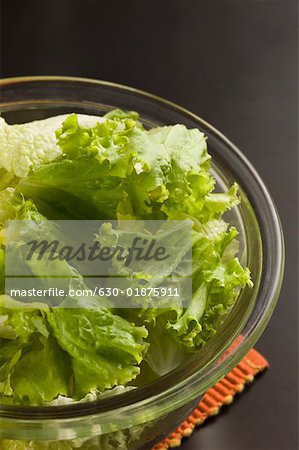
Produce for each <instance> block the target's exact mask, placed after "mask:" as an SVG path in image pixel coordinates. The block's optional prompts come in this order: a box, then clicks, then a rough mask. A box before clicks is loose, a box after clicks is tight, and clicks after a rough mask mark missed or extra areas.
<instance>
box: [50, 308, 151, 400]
mask: <svg viewBox="0 0 299 450" xmlns="http://www.w3.org/2000/svg"><path fill="white" fill-rule="evenodd" d="M47 318H48V322H49V324H50V326H51V328H52V330H53V333H54V336H55V337H56V339H57V341H58V343H59V345H60V346H61V348H63V349H64V350H65V351H66V352H68V354H69V355H70V357H71V364H72V369H73V377H74V391H73V393H72V397H73V398H75V399H80V398H82V397H84V395H86V393H87V392H91V391H93V390H95V389H96V390H99V391H103V390H104V389H110V388H112V387H113V386H115V385H119V384H126V383H127V382H128V381H131V380H132V379H133V378H135V377H136V376H137V375H138V374H139V371H140V369H139V367H138V366H137V364H140V363H141V361H142V359H143V354H144V353H145V350H146V347H147V346H146V344H145V343H144V342H143V339H144V338H146V336H147V331H146V329H145V328H144V327H140V328H138V327H136V326H135V325H134V324H130V323H129V322H127V321H126V320H124V319H122V318H120V317H118V316H116V315H114V314H112V312H111V311H110V310H107V309H104V308H102V309H100V310H91V309H86V308H85V309H74V308H73V309H66V308H59V309H53V310H52V311H51V312H49V313H48V317H47Z"/></svg>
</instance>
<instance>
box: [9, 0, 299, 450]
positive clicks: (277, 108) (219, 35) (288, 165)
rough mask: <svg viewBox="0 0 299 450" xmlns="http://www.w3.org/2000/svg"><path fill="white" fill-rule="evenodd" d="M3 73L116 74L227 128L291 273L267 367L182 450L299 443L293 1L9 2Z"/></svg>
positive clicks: (266, 349) (270, 334)
mask: <svg viewBox="0 0 299 450" xmlns="http://www.w3.org/2000/svg"><path fill="white" fill-rule="evenodd" d="M1 6H2V7H1V21H2V26H1V32H2V37H1V75H2V77H8V76H19V75H55V74H57V75H72V76H83V77H93V78H99V79H104V80H110V81H116V82H120V83H123V84H128V85H131V86H135V87H138V88H140V89H144V90H146V91H149V92H152V93H155V94H158V95H160V96H162V97H166V98H168V99H170V100H173V101H175V102H177V103H179V104H182V105H183V106H185V107H187V108H188V109H190V110H192V111H193V112H195V113H197V114H199V115H200V116H202V117H203V118H204V119H206V120H208V121H210V122H211V123H212V124H214V125H215V126H216V127H217V128H219V129H220V130H221V131H223V132H224V133H225V134H227V136H228V137H230V138H231V139H232V140H233V141H234V142H235V143H236V144H237V145H239V147H240V148H241V149H242V150H243V152H244V153H245V154H246V155H247V156H248V158H249V159H250V160H251V161H252V163H253V164H254V165H255V167H256V168H257V169H258V171H259V172H260V174H261V176H262V177H263V179H264V181H265V182H266V184H267V185H268V187H269V189H270V191H271V193H272V195H273V197H274V200H275V201H276V204H277V206H278V209H279V212H280V216H281V219H282V223H283V227H284V232H285V238H286V255H287V261H286V273H285V279H284V285H283V289H282V293H281V297H280V301H279V304H278V307H277V309H276V311H275V314H274V316H273V319H272V321H271V324H270V325H269V327H268V329H267V331H266V332H265V334H264V335H263V337H262V338H261V339H260V341H259V343H258V344H257V346H256V347H257V349H258V350H260V351H262V352H263V354H264V355H265V356H267V358H269V360H270V362H271V369H270V370H269V371H268V372H267V373H266V374H265V375H263V376H262V377H260V378H259V379H258V380H257V381H256V382H255V383H254V384H253V385H252V386H251V387H250V388H249V389H247V391H246V393H244V394H242V396H240V398H239V399H238V400H236V401H235V404H234V405H233V406H232V407H229V408H227V409H226V410H225V412H223V413H222V414H221V415H220V416H219V417H218V418H217V419H215V420H212V421H210V423H209V424H208V425H206V426H204V427H203V428H202V429H201V430H200V431H197V432H196V433H195V434H194V436H193V437H192V438H191V439H190V440H189V441H186V442H185V443H184V445H183V449H185V450H187V449H204V450H210V449H211V450H223V449H230V450H241V449H246V450H258V449H263V450H266V449H267V450H268V449H269V450H270V449H271V450H276V449H277V450H278V449H279V450H293V449H297V426H298V422H297V421H298V417H297V397H298V396H297V351H298V349H297V334H296V327H297V314H296V309H297V292H296V247H297V245H296V243H297V224H296V217H297V215H296V207H297V198H296V196H297V186H296V176H297V174H296V169H297V167H296V155H297V152H296V105H297V101H296V98H297V94H296V79H297V77H296V50H297V49H296V47H297V2H296V1H291V0H290V1H288V0H282V1H279V0H277V1H273V0H261V1H258V0H227V1H225V0H224V1H214V0H207V1H192V0H167V1H164V0H159V1H149V0H103V1H102V0H80V1H76V0H45V1H44V0H35V1H33V0H28V1H26V0H22V1H17V0H6V1H4V0H2V2H1Z"/></svg>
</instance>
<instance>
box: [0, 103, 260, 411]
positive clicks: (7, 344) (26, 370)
mask: <svg viewBox="0 0 299 450" xmlns="http://www.w3.org/2000/svg"><path fill="white" fill-rule="evenodd" d="M210 160H211V157H210V155H209V153H208V151H207V140H206V138H205V136H204V134H203V133H201V132H200V131H199V130H198V129H187V128H186V127H185V126H184V125H180V124H178V125H174V126H165V127H160V128H153V129H150V130H147V129H145V128H144V127H143V125H142V123H141V122H140V121H139V117H138V114H137V113H136V112H126V111H122V110H113V111H111V112H109V113H108V114H106V115H105V116H103V117H97V116H86V115H80V114H70V115H66V116H56V117H50V118H48V119H44V120H39V121H34V122H30V123H25V124H20V125H8V124H7V123H6V122H5V121H4V119H3V118H0V403H4V404H10V405H23V406H26V405H31V406H41V405H56V404H64V403H70V402H74V401H88V400H93V399H96V398H98V397H101V396H107V395H114V394H118V393H120V392H123V391H124V390H130V389H134V388H137V387H139V386H142V385H144V384H146V383H148V382H150V381H151V380H153V379H155V378H157V377H159V376H162V375H164V374H166V373H167V372H169V371H170V370H172V369H173V368H175V367H176V366H178V365H179V364H182V363H183V362H184V361H185V360H186V359H187V358H188V357H190V355H192V354H194V353H195V352H196V351H198V350H199V349H200V348H202V347H203V346H204V345H205V343H206V342H207V341H208V340H209V339H210V338H211V337H212V336H213V335H214V334H215V333H216V332H217V330H218V329H219V327H220V325H221V324H222V323H223V321H224V319H225V317H226V315H227V314H228V313H229V311H230V309H231V308H232V306H233V305H234V303H235V301H236V299H237V297H238V295H239V291H240V288H244V287H245V286H246V285H247V286H249V287H251V286H252V281H251V279H250V271H249V269H248V268H246V267H242V265H241V264H240V262H239V260H238V257H237V253H238V240H237V235H238V231H237V229H236V228H235V227H234V226H231V225H230V224H229V223H227V222H226V221H225V220H224V218H223V215H224V213H225V212H226V211H228V210H230V209H231V208H233V207H235V206H236V205H237V204H238V203H239V188H238V185H237V184H236V183H235V184H233V185H232V186H231V188H230V189H229V190H228V191H227V192H221V193H219V192H215V184H216V182H215V179H214V178H213V176H212V174H211V171H210ZM28 219H29V220H31V221H33V222H34V223H36V226H37V230H40V232H41V233H42V230H43V229H44V228H43V227H44V226H45V224H46V223H47V221H49V220H85V219H88V220H154V221H155V220H164V221H165V220H177V221H181V220H185V219H188V220H191V221H192V300H191V302H190V303H189V305H188V307H175V306H173V307H169V308H163V309H154V308H151V309H147V308H146V307H140V308H132V309H130V308H126V309H125V308H124V309H122V308H118V309H115V308H109V307H107V306H106V307H102V308H84V301H85V300H86V301H89V300H88V299H84V298H83V299H80V302H81V303H80V302H78V307H77V308H72V309H64V308H51V307H49V306H47V305H46V304H45V303H44V302H43V299H40V300H39V304H38V305H37V304H33V303H32V304H30V303H29V304H28V303H27V304H26V305H24V304H22V303H21V302H19V300H18V299H15V298H11V297H9V296H8V295H5V245H7V244H8V243H7V236H6V229H5V223H6V221H7V220H28ZM61 264H62V262H61ZM31 270H32V272H33V273H34V267H32V268H31ZM70 270H72V268H71V267H70Z"/></svg>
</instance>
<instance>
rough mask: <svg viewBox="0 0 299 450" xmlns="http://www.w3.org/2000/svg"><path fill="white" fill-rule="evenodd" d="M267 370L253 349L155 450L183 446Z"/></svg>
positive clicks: (262, 358) (263, 359)
mask: <svg viewBox="0 0 299 450" xmlns="http://www.w3.org/2000/svg"><path fill="white" fill-rule="evenodd" d="M267 367H269V363H268V361H267V360H266V359H265V358H264V357H263V356H262V355H261V354H260V353H259V352H257V351H256V350H254V349H252V350H250V352H249V353H248V354H247V355H246V356H245V358H244V359H242V361H241V362H240V363H239V364H238V365H237V366H236V367H235V368H234V369H233V370H232V371H231V372H229V373H228V374H227V375H226V376H225V377H224V378H222V380H220V381H219V382H218V383H216V384H215V386H213V387H212V388H210V389H209V390H208V391H207V392H206V393H205V394H204V396H203V398H202V400H201V401H200V402H199V404H198V406H197V407H196V408H195V409H194V411H193V412H192V414H191V415H190V416H189V417H188V418H187V420H185V422H183V423H182V424H181V425H180V426H179V427H178V428H177V429H176V430H175V431H174V432H173V433H171V434H170V435H169V436H167V438H165V439H164V440H163V441H162V442H160V443H159V444H156V445H155V446H154V447H153V448H152V450H166V449H169V448H176V447H179V446H180V445H181V442H182V439H183V438H187V437H190V436H191V435H192V433H193V431H194V429H195V427H198V426H200V425H202V423H203V422H205V421H206V420H207V419H208V418H209V417H211V416H215V415H217V414H218V413H219V412H220V410H221V407H222V406H223V405H228V404H230V403H232V401H233V399H234V396H235V395H236V394H237V393H240V392H242V391H243V389H244V387H245V384H246V383H251V382H252V381H253V380H254V377H255V376H256V375H257V374H258V373H260V372H262V371H263V370H265V369H267Z"/></svg>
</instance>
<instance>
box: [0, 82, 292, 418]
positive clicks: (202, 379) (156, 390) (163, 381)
mask: <svg viewBox="0 0 299 450" xmlns="http://www.w3.org/2000/svg"><path fill="white" fill-rule="evenodd" d="M56 81H57V82H65V83H72V82H74V83H82V84H83V85H87V84H89V85H91V84H92V85H94V86H99V87H101V86H102V87H103V86H104V87H110V88H113V89H115V90H122V91H126V92H128V93H131V94H135V95H138V96H141V97H142V98H144V99H145V100H146V99H148V100H152V101H155V102H158V103H163V104H164V105H165V106H166V107H168V108H172V109H176V110H177V111H178V112H180V113H182V114H184V115H185V116H187V117H189V118H191V119H193V120H195V121H196V122H197V123H198V125H199V126H200V125H202V126H203V127H204V128H206V129H208V130H209V131H210V132H211V133H212V134H213V135H215V136H216V137H217V138H218V139H219V140H220V141H222V142H223V143H224V144H225V145H226V146H227V147H228V148H229V149H230V151H231V152H232V154H234V155H235V157H236V158H238V160H239V161H240V164H241V165H242V166H243V167H244V168H246V170H247V173H248V174H249V175H250V176H251V177H252V179H254V180H255V182H256V184H257V186H258V188H259V194H260V195H261V196H262V197H263V200H264V202H265V203H266V204H267V206H268V213H269V217H268V218H267V223H268V225H269V227H270V228H269V229H270V231H271V232H272V233H273V236H272V238H273V239H274V240H275V245H276V249H277V254H276V264H275V266H274V267H272V271H273V274H274V275H275V276H274V277H273V280H272V287H271V290H270V293H268V295H269V297H271V298H270V299H268V305H267V308H266V309H265V310H264V311H262V313H261V314H260V315H259V316H258V317H257V318H256V319H255V322H254V323H252V324H251V326H250V329H249V330H247V335H246V336H245V337H246V339H244V340H243V341H242V342H239V343H236V345H234V347H233V348H231V350H230V351H229V352H228V351H227V347H224V348H223V350H222V351H221V352H220V353H219V354H217V355H216V356H215V358H213V359H212V360H210V361H209V362H208V363H207V364H206V365H205V366H204V367H202V368H201V369H200V370H199V371H195V372H193V373H192V375H190V376H189V377H187V378H184V374H183V372H185V371H186V368H188V367H191V366H192V364H193V365H194V361H193V358H191V361H190V362H189V361H188V362H187V363H186V365H185V364H184V366H183V367H178V368H176V369H174V370H173V371H171V372H170V373H168V374H166V375H164V376H163V377H161V378H159V379H158V380H155V381H154V382H152V383H150V384H149V385H148V386H145V387H143V388H138V389H136V390H132V391H129V392H124V393H123V394H120V395H116V396H114V397H110V398H106V399H102V400H101V399H99V400H96V401H93V402H85V403H76V404H70V405H63V406H43V407H36V406H28V407H27V406H26V407H22V406H7V405H0V416H1V420H3V419H4V420H6V419H7V420H11V419H14V420H16V421H18V420H20V421H22V422H24V421H29V422H32V421H33V422H34V421H42V420H57V419H59V421H61V420H69V419H79V418H81V417H82V416H89V417H90V416H95V415H96V416H97V417H98V416H99V414H100V415H101V416H103V418H104V416H105V415H106V419H107V420H108V417H110V415H111V412H113V411H114V413H113V414H115V413H116V409H117V410H118V411H119V412H120V413H121V412H122V411H124V410H125V411H126V414H128V413H129V410H130V411H131V412H132V414H133V413H135V412H136V411H137V414H138V415H139V414H140V407H142V410H144V411H146V408H147V407H148V406H149V405H152V406H153V405H154V404H155V406H156V407H155V410H156V409H157V408H158V406H159V405H160V407H161V408H162V406H163V402H164V400H165V399H166V398H167V399H168V402H169V401H170V400H171V399H173V400H175V399H176V397H177V392H178V391H181V392H183V391H185V392H186V394H188V392H190V390H192V388H191V387H193V388H194V390H193V392H192V396H193V397H194V398H195V397H196V393H197V394H200V393H199V391H198V389H196V386H197V387H198V386H201V389H203V388H204V389H207V388H208V387H210V385H212V384H214V382H215V381H218V380H217V374H216V373H214V374H212V373H211V372H212V368H213V364H214V363H215V359H216V358H222V360H221V362H220V363H219V364H218V366H217V373H218V374H219V372H220V369H221V372H223V370H224V369H225V370H226V372H229V371H230V370H231V369H232V368H233V367H234V366H235V365H236V364H237V363H238V362H239V361H240V360H241V359H242V358H243V357H244V356H245V355H246V353H247V352H248V351H249V349H250V348H251V347H252V346H253V345H254V343H255V342H256V341H257V339H258V338H259V337H260V335H261V334H262V332H263V331H264V329H265V327H266V325H267V323H268V321H269V319H270V317H271V315H272V312H273V310H274V307H275V304H276V302H277V299H278V295H279V291H280V288H281V284H282V277H283V268H284V241H283V233H282V227H281V223H280V219H279V216H278V213H277V210H276V207H275V205H274V202H273V200H272V198H271V196H270V194H269V192H268V190H267V188H266V186H265V184H264V183H263V181H262V179H261V178H260V176H259V175H258V173H257V171H256V170H255V168H254V167H253V166H252V164H251V163H250V162H249V161H248V159H247V158H246V157H245V156H244V155H243V153H242V152H241V151H240V150H239V149H238V147H237V146H236V145H235V144H233V143H232V142H231V141H230V140H229V139H228V138H227V137H226V136H225V135H223V134H222V133H221V132H220V131H218V130H217V128H215V127H214V126H213V125H211V124H210V123H209V122H207V121H205V120H204V119H202V118H201V117H199V116H198V115H196V114H194V113H192V112H191V111H189V110H188V109H186V108H184V107H182V106H179V105H177V104H176V103H174V102H172V101H170V100H167V99H164V98H162V97H159V96H157V95H153V94H150V93H148V92H145V91H143V90H140V89H135V88H133V87H129V86H126V85H122V84H118V83H113V82H110V81H102V80H97V79H92V78H79V77H68V76H26V77H12V78H3V79H1V80H0V89H1V88H5V87H7V86H9V85H16V84H18V85H20V84H22V83H25V84H26V83H42V82H56ZM26 103H28V102H27V101H26ZM2 105H4V106H5V103H4V104H1V99H0V106H2ZM253 207H254V205H253ZM209 344H210V341H209V342H208V343H207V344H206V346H205V348H207V346H208V345H209ZM200 351H201V350H200ZM200 351H199V352H200ZM197 355H198V354H197ZM174 380H180V381H179V382H174ZM170 381H171V382H170ZM165 386H168V387H167V388H166V389H165ZM189 397H190V395H189ZM185 402H186V398H185V399H184V403H185ZM170 403H171V402H170ZM176 404H177V405H179V402H178V401H177V400H176ZM182 404H183V403H182ZM161 408H160V411H161ZM162 409H163V408H162ZM164 409H165V413H166V409H167V408H164ZM147 420H150V416H149V417H147Z"/></svg>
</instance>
